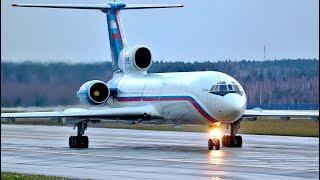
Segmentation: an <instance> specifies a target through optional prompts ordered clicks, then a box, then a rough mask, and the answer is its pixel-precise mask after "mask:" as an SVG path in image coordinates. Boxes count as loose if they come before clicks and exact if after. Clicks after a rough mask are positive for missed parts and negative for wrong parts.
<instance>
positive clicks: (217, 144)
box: [214, 139, 220, 150]
mask: <svg viewBox="0 0 320 180" xmlns="http://www.w3.org/2000/svg"><path fill="white" fill-rule="evenodd" d="M214 147H215V149H216V150H219V149H220V141H219V139H215V140H214Z"/></svg>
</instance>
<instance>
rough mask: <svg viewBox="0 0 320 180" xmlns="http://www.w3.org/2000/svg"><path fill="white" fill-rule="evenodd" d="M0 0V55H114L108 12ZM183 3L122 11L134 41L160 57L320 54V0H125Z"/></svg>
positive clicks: (70, 0)
mask: <svg viewBox="0 0 320 180" xmlns="http://www.w3.org/2000/svg"><path fill="white" fill-rule="evenodd" d="M13 2H27V3H37V2H38V3H92V4H94V3H105V2H106V1H101V0H60V1H59V0H38V1H36V0H28V1H26V0H24V1H11V0H1V60H15V61H17V60H27V59H30V60H37V61H44V60H54V61H71V62H74V61H77V62H88V61H105V60H110V59H111V58H110V50H109V42H108V35H107V27H106V26H107V24H106V18H105V15H104V14H103V13H102V12H100V11H95V10H65V9H38V8H13V7H11V6H10V4H12V3H13ZM124 2H126V3H134V2H139V3H145V2H150V3H161V2H163V3H170V2H171V3H182V4H184V5H185V7H184V8H177V9H156V10H130V11H122V13H121V17H122V23H123V25H124V30H125V34H126V37H127V40H128V43H129V46H132V45H136V44H144V45H147V46H149V47H150V48H151V50H152V53H153V57H154V60H164V61H195V60H198V61H205V60H209V61H217V60H224V59H231V60H242V59H251V60H262V59H263V46H264V45H266V57H267V59H281V58H317V59H318V58H319V50H318V49H319V0H202V1H199V0H157V1H146V0H136V1H132V0H126V1H124Z"/></svg>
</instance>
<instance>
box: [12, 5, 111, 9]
mask: <svg viewBox="0 0 320 180" xmlns="http://www.w3.org/2000/svg"><path fill="white" fill-rule="evenodd" d="M12 6H14V7H38V8H66V9H98V10H106V9H110V8H111V6H110V5H109V4H12Z"/></svg>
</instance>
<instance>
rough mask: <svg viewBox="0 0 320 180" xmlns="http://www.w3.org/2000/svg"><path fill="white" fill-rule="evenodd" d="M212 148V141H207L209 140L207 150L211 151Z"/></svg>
mask: <svg viewBox="0 0 320 180" xmlns="http://www.w3.org/2000/svg"><path fill="white" fill-rule="evenodd" d="M213 146H214V144H213V141H212V139H209V140H208V149H209V150H212V149H213Z"/></svg>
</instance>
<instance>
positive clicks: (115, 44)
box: [12, 2, 183, 73]
mask: <svg viewBox="0 0 320 180" xmlns="http://www.w3.org/2000/svg"><path fill="white" fill-rule="evenodd" d="M12 6H14V7H38V8H64V9H91V10H101V11H102V12H104V13H105V14H106V17H107V24H108V33H109V42H110V50H111V57H112V71H113V72H114V73H121V72H122V71H123V67H122V66H123V65H122V64H120V63H119V60H120V56H121V53H122V51H123V50H124V49H126V44H127V42H126V39H125V35H124V33H123V30H122V25H121V22H120V16H119V15H120V10H131V9H151V8H175V7H183V5H181V4H125V3H123V2H108V3H105V4H12Z"/></svg>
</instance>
